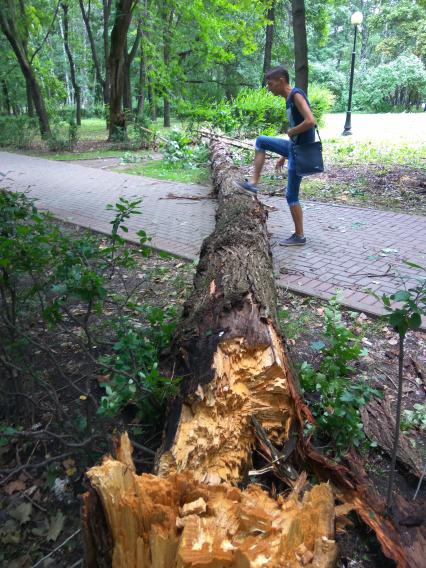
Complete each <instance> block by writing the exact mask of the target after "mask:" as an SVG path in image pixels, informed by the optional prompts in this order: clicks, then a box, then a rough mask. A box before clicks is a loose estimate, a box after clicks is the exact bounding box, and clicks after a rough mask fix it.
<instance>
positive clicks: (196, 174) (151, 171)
mask: <svg viewBox="0 0 426 568" xmlns="http://www.w3.org/2000/svg"><path fill="white" fill-rule="evenodd" d="M114 171H117V172H120V173H125V174H132V175H139V176H147V177H151V178H154V179H163V180H169V181H178V182H183V183H200V184H207V183H208V182H209V179H210V171H209V169H208V168H207V167H194V168H189V167H185V166H181V165H178V164H170V163H168V162H165V161H164V160H149V161H147V162H144V163H142V164H134V165H131V166H130V167H128V168H125V169H123V168H120V169H115V170H114Z"/></svg>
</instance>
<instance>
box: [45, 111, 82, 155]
mask: <svg viewBox="0 0 426 568" xmlns="http://www.w3.org/2000/svg"><path fill="white" fill-rule="evenodd" d="M77 142H78V126H77V123H76V122H75V119H74V117H73V116H71V117H70V118H69V121H68V122H64V121H57V120H55V121H53V122H52V128H51V135H50V136H49V138H48V139H47V147H48V148H49V150H50V152H66V151H68V152H72V151H73V150H74V148H75V147H76V145H77Z"/></svg>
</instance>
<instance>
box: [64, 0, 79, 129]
mask: <svg viewBox="0 0 426 568" xmlns="http://www.w3.org/2000/svg"><path fill="white" fill-rule="evenodd" d="M61 6H62V11H63V13H64V17H63V26H64V35H63V38H64V47H65V52H66V54H67V58H68V62H69V66H70V74H71V83H72V87H73V89H74V99H75V107H76V111H75V114H76V116H75V118H76V122H77V124H78V126H81V89H80V85H79V84H78V83H77V78H76V75H75V65H74V59H73V56H72V53H71V49H70V46H69V41H68V35H69V34H68V28H69V25H68V4H65V3H62V4H61Z"/></svg>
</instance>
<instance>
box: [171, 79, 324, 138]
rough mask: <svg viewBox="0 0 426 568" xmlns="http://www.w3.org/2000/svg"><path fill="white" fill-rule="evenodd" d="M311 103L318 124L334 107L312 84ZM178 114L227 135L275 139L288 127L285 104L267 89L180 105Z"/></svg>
mask: <svg viewBox="0 0 426 568" xmlns="http://www.w3.org/2000/svg"><path fill="white" fill-rule="evenodd" d="M309 101H310V103H311V107H312V112H313V114H314V116H315V119H316V121H317V122H318V123H319V124H321V119H322V116H323V115H324V114H325V113H327V112H329V111H330V109H331V108H332V106H333V101H334V99H333V95H332V93H331V92H330V91H329V90H328V89H327V88H325V87H321V86H319V85H315V84H313V85H312V86H310V88H309ZM178 115H179V116H180V117H181V118H184V119H186V120H189V121H190V122H191V123H204V122H205V123H210V124H211V125H212V126H213V127H215V128H219V129H221V130H222V131H224V132H230V133H238V134H244V135H245V136H257V135H259V134H264V135H267V136H273V135H275V134H277V133H279V132H285V131H286V130H287V127H288V120H287V113H286V102H285V99H284V98H283V97H276V96H274V95H273V94H272V93H270V92H269V91H268V90H267V89H266V88H261V89H250V88H243V89H241V90H240V92H239V93H238V95H237V96H236V97H235V98H233V99H232V100H231V101H226V100H222V101H219V102H217V103H214V102H213V103H211V102H210V103H204V104H203V105H190V104H188V103H185V102H181V103H180V104H179V106H178Z"/></svg>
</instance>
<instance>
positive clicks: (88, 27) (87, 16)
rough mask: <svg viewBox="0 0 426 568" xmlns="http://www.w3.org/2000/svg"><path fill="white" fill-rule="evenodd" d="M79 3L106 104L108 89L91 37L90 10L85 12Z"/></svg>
mask: <svg viewBox="0 0 426 568" xmlns="http://www.w3.org/2000/svg"><path fill="white" fill-rule="evenodd" d="M79 4H80V10H81V15H82V16H83V21H84V25H85V27H86V31H87V36H88V38H89V43H90V49H91V51H92V59H93V65H94V67H95V75H96V81H97V82H98V83H99V86H100V89H101V91H102V95H103V99H104V103H105V104H106V105H107V104H108V102H109V89H108V88H107V84H106V80H105V79H103V77H102V71H101V65H100V63H99V58H98V53H97V50H96V43H95V39H94V37H93V32H92V26H91V25H90V11H88V12H86V9H85V7H84V2H83V0H79ZM104 41H105V38H104ZM105 57H107V56H105Z"/></svg>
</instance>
